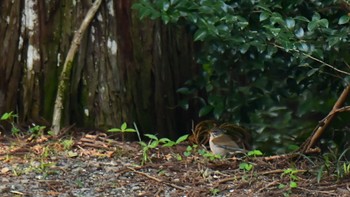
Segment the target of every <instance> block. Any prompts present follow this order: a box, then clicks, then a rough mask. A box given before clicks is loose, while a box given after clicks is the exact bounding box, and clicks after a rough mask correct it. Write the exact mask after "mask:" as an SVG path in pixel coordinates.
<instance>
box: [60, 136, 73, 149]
mask: <svg viewBox="0 0 350 197" xmlns="http://www.w3.org/2000/svg"><path fill="white" fill-rule="evenodd" d="M61 144H62V146H63V148H64V150H69V149H71V148H72V146H73V145H74V140H73V139H72V138H70V139H65V140H63V141H62V142H61Z"/></svg>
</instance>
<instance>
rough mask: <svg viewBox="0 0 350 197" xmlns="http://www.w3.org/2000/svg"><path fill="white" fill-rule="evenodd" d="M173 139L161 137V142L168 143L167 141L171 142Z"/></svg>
mask: <svg viewBox="0 0 350 197" xmlns="http://www.w3.org/2000/svg"><path fill="white" fill-rule="evenodd" d="M170 141H171V140H170V139H169V138H160V139H159V142H161V143H167V142H170Z"/></svg>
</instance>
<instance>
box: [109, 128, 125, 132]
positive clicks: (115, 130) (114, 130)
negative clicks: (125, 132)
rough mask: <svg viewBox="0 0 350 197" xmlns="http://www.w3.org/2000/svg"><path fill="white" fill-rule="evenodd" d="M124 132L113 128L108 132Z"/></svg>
mask: <svg viewBox="0 0 350 197" xmlns="http://www.w3.org/2000/svg"><path fill="white" fill-rule="evenodd" d="M121 131H122V130H120V129H119V128H112V129H109V130H108V132H121Z"/></svg>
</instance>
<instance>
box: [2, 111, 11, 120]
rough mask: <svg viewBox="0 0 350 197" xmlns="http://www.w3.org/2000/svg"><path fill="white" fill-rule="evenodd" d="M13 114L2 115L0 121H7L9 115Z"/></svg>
mask: <svg viewBox="0 0 350 197" xmlns="http://www.w3.org/2000/svg"><path fill="white" fill-rule="evenodd" d="M12 113H13V112H9V113H4V114H3V115H2V116H1V120H8V119H9V118H10V117H11V115H12Z"/></svg>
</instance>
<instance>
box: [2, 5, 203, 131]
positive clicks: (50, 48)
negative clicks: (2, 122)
mask: <svg viewBox="0 0 350 197" xmlns="http://www.w3.org/2000/svg"><path fill="white" fill-rule="evenodd" d="M132 3H133V1H130V0H120V1H112V0H109V1H107V0H106V1H103V2H102V5H101V7H100V9H99V10H98V12H97V14H96V17H95V18H94V20H93V21H92V23H91V25H90V27H89V28H88V30H87V32H86V33H85V34H84V35H83V39H82V42H81V44H80V47H79V51H78V52H77V55H76V58H75V59H74V62H73V65H72V73H71V81H70V83H69V84H70V87H68V91H67V93H66V97H65V98H66V99H65V100H64V109H63V113H62V114H63V118H62V126H67V125H70V124H73V123H76V124H77V126H80V127H89V128H102V129H106V128H111V127H117V126H120V124H121V123H122V122H124V121H125V122H128V123H129V125H130V124H131V123H132V122H135V123H136V124H137V125H138V126H139V129H140V130H141V131H144V132H147V133H154V132H159V133H161V134H162V136H170V137H173V136H178V133H176V132H177V131H184V130H185V129H187V130H189V128H190V125H191V121H192V119H194V118H195V117H192V115H191V114H190V112H186V111H183V110H182V109H180V108H179V107H176V105H177V103H178V101H179V99H180V98H179V95H177V94H176V89H177V88H179V87H181V86H182V85H183V83H184V82H185V81H186V80H188V79H190V78H192V77H193V76H194V75H195V74H196V69H197V68H196V65H195V64H194V62H193V59H192V53H193V49H192V41H191V40H192V39H191V37H190V36H189V34H188V33H187V32H186V31H185V30H184V29H178V28H176V27H166V26H164V25H162V24H161V23H160V22H157V21H146V20H145V21H140V20H139V17H138V16H137V13H136V12H135V11H134V10H131V5H132ZM0 6H1V7H0V20H1V22H0V39H2V41H3V43H4V44H3V45H4V47H1V48H0V56H1V57H0V73H1V74H2V75H3V76H4V77H1V78H0V114H2V113H4V112H9V111H14V112H16V113H17V114H18V115H19V117H20V122H26V123H29V122H35V123H37V124H44V123H45V122H50V121H51V120H52V113H53V107H54V101H55V97H56V92H57V84H58V79H59V75H60V72H61V70H62V65H63V63H64V59H65V56H66V55H67V52H68V50H69V47H70V43H71V41H72V38H73V36H74V32H75V30H77V29H78V28H79V26H80V24H81V22H82V20H83V18H84V16H85V14H86V12H87V11H88V9H89V8H90V6H91V2H90V1H88V0H80V1H68V0H62V1H59V0H49V1H34V0H28V1H4V2H1V3H0ZM45 120H46V121H45ZM45 124H46V123H45Z"/></svg>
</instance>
